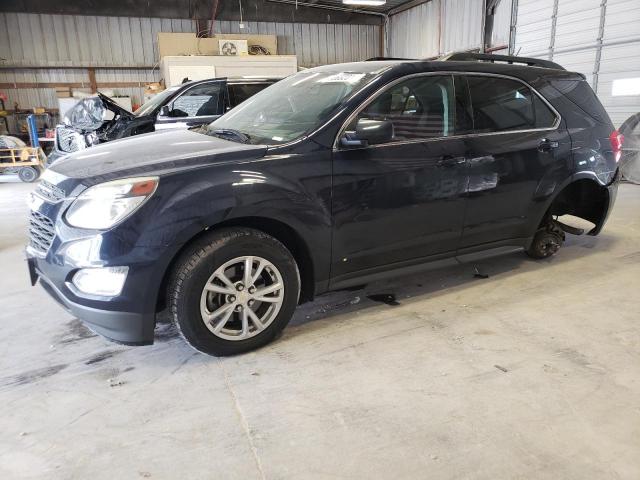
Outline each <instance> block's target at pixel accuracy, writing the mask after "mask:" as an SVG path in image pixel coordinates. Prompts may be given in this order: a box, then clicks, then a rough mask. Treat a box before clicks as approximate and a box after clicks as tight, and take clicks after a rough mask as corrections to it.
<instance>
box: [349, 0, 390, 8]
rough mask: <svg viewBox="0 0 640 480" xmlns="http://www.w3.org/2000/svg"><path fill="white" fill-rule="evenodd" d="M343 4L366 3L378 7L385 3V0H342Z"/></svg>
mask: <svg viewBox="0 0 640 480" xmlns="http://www.w3.org/2000/svg"><path fill="white" fill-rule="evenodd" d="M342 3H343V4H345V5H367V6H371V7H379V6H380V5H384V4H385V3H387V0H342Z"/></svg>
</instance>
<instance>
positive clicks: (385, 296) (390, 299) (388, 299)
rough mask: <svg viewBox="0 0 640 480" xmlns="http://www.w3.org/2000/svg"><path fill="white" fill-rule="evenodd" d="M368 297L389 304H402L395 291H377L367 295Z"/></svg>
mask: <svg viewBox="0 0 640 480" xmlns="http://www.w3.org/2000/svg"><path fill="white" fill-rule="evenodd" d="M367 298H368V299H369V300H373V301H374V302H380V303H385V304H387V305H393V306H395V305H400V302H398V301H397V300H396V296H395V294H393V293H376V294H373V295H367Z"/></svg>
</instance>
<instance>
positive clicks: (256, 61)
mask: <svg viewBox="0 0 640 480" xmlns="http://www.w3.org/2000/svg"><path fill="white" fill-rule="evenodd" d="M297 71H298V60H297V58H296V56H295V55H247V56H224V55H216V56H204V55H202V56H188V57H187V56H181V57H171V56H168V57H163V58H162V62H161V72H162V77H163V78H164V82H165V85H166V86H167V87H171V86H173V85H179V84H180V83H182V80H184V79H185V78H188V79H189V80H204V79H207V78H216V77H218V78H219V77H230V78H231V77H275V78H284V77H286V76H288V75H291V74H293V73H296V72H297Z"/></svg>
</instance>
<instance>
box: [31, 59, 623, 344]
mask: <svg viewBox="0 0 640 480" xmlns="http://www.w3.org/2000/svg"><path fill="white" fill-rule="evenodd" d="M470 60H471V61H470ZM518 63H520V65H518ZM621 143H622V138H621V136H620V135H619V134H618V132H616V131H615V129H614V127H613V126H612V124H611V121H610V120H609V117H608V116H607V114H606V112H605V111H604V109H603V107H602V105H601V104H600V102H599V101H598V100H597V98H596V96H595V95H594V93H593V91H592V90H591V88H590V87H589V85H588V84H587V82H586V81H585V78H584V76H583V75H581V74H578V73H572V72H568V71H566V70H564V69H563V68H562V67H560V66H559V65H557V64H555V63H551V62H547V61H542V60H533V59H526V58H518V57H501V56H483V55H472V56H470V55H464V56H453V57H451V58H449V59H448V60H444V61H419V60H415V61H413V60H394V61H391V60H388V61H384V60H380V61H370V62H360V63H349V64H341V65H329V66H323V67H318V68H312V69H309V70H305V71H304V72H300V73H298V74H295V75H293V76H290V77H288V78H286V79H284V80H281V81H280V82H278V83H276V84H274V85H272V86H270V87H268V88H267V89H265V90H263V91H262V92H260V93H258V94H257V95H255V96H253V97H251V98H250V99H249V100H247V101H246V102H244V103H242V104H240V105H239V106H237V107H236V108H234V109H233V110H231V111H229V112H228V113H226V114H225V115H224V116H222V117H221V118H219V119H217V120H216V121H214V122H212V123H211V124H210V125H208V126H207V127H205V128H202V129H199V130H197V131H191V130H177V131H171V132H168V133H163V134H157V133H151V134H147V135H140V136H137V137H133V138H131V139H127V140H118V141H114V142H109V143H107V144H104V145H99V146H97V147H94V148H91V149H90V150H87V151H84V152H79V153H77V154H72V155H70V156H69V157H67V158H65V159H63V160H60V161H59V162H58V163H56V164H55V165H54V166H53V167H52V168H51V169H49V170H48V171H47V172H46V173H45V174H44V176H43V180H42V181H41V182H40V184H39V186H38V188H37V189H36V191H35V193H34V194H33V196H32V199H31V217H30V225H31V226H30V235H31V237H30V243H29V245H28V247H27V254H28V265H29V270H30V274H31V280H32V283H33V284H35V283H36V281H37V280H38V278H39V279H40V283H41V284H42V286H43V287H44V288H45V289H46V290H47V292H49V293H50V294H51V296H52V297H53V298H54V299H56V300H57V301H58V302H59V303H60V304H62V305H63V306H64V307H66V308H67V309H68V310H69V311H71V312H72V314H73V315H75V316H77V317H78V318H80V319H81V320H83V321H84V322H86V323H87V324H88V325H89V326H90V328H91V329H93V330H94V331H96V332H98V333H100V334H102V335H104V336H105V337H108V338H110V339H112V340H115V341H117V342H121V343H125V344H136V345H140V344H150V343H152V342H153V340H154V326H155V317H156V313H157V312H158V311H160V310H161V309H164V308H169V309H170V311H171V314H172V318H173V321H174V322H175V325H176V326H177V328H178V329H179V331H180V332H181V333H182V336H183V337H184V338H185V339H186V340H187V341H188V342H189V343H190V344H191V345H192V346H193V347H194V348H196V349H197V350H199V351H201V352H205V353H208V354H213V355H228V354H235V353H239V352H244V351H247V350H250V349H253V348H256V347H258V346H261V345H264V344H266V343H267V342H269V341H271V340H272V339H274V338H275V337H276V335H278V333H279V332H280V331H281V330H282V329H283V328H284V326H285V325H286V324H287V322H288V321H289V319H290V318H291V316H292V315H293V313H294V310H295V308H296V305H298V304H299V303H301V302H305V301H308V300H310V299H312V298H313V297H314V296H315V295H318V294H320V293H323V292H326V291H328V290H336V289H342V288H346V287H352V286H357V285H362V284H366V283H367V282H370V281H372V280H377V279H381V278H385V277H389V276H392V275H398V274H402V273H408V272H416V271H418V270H420V269H423V268H428V267H433V266H436V265H446V264H448V263H455V262H457V261H465V260H470V259H474V260H475V259H478V258H479V257H482V256H486V255H493V254H496V253H500V252H504V251H512V250H513V249H514V248H521V249H524V250H525V251H526V252H527V253H528V254H529V255H530V256H532V257H534V258H545V257H548V256H550V255H552V254H554V253H555V252H556V251H557V250H558V248H559V247H560V246H561V244H562V242H563V239H564V237H565V233H567V232H568V233H572V234H579V233H583V232H582V230H579V229H577V228H576V227H575V226H569V225H565V224H563V223H560V222H559V221H558V217H559V216H562V215H567V214H569V215H574V216H577V217H582V218H583V219H586V220H588V221H589V222H591V223H592V224H593V227H592V229H591V230H590V231H589V232H588V234H590V235H596V234H598V232H600V230H601V229H602V227H603V225H604V223H605V220H606V219H607V216H608V215H609V213H610V211H611V208H612V205H613V203H614V200H615V197H616V191H617V183H618V181H617V180H618V160H619V156H620V151H621Z"/></svg>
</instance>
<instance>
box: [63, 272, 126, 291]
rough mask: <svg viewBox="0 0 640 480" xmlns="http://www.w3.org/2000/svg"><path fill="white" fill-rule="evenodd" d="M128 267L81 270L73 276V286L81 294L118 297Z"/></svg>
mask: <svg viewBox="0 0 640 480" xmlns="http://www.w3.org/2000/svg"><path fill="white" fill-rule="evenodd" d="M128 272H129V267H105V268H83V269H82V270H78V271H77V272H76V274H75V275H74V276H73V284H74V285H75V287H76V288H77V289H78V290H80V291H81V292H82V293H86V294H89V295H100V296H103V297H115V296H116V295H120V292H121V291H122V287H123V286H124V281H125V280H126V279H127V273H128Z"/></svg>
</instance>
